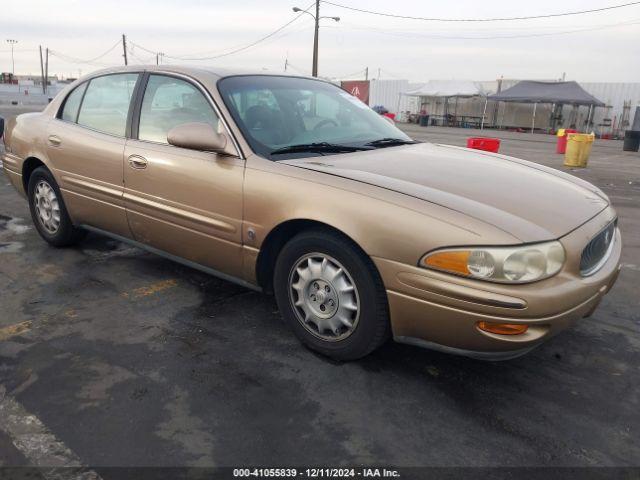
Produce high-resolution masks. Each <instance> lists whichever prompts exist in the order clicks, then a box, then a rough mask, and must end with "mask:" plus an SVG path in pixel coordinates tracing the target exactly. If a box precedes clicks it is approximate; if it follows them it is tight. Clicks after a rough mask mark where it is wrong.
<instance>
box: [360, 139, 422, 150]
mask: <svg viewBox="0 0 640 480" xmlns="http://www.w3.org/2000/svg"><path fill="white" fill-rule="evenodd" d="M414 143H418V142H416V141H414V140H404V139H402V138H391V137H389V138H381V139H379V140H374V141H373V142H369V143H365V145H367V146H370V147H375V148H382V147H394V146H396V145H411V144H414Z"/></svg>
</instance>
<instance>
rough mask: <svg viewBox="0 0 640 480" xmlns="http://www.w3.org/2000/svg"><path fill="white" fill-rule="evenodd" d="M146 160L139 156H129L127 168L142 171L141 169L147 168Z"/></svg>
mask: <svg viewBox="0 0 640 480" xmlns="http://www.w3.org/2000/svg"><path fill="white" fill-rule="evenodd" d="M147 163H149V162H147V159H146V158H144V157H141V156H140V155H131V156H130V157H129V166H130V167H131V168H135V169H136V170H142V169H143V168H147Z"/></svg>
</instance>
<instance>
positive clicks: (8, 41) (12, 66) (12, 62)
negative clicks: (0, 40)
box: [7, 38, 18, 77]
mask: <svg viewBox="0 0 640 480" xmlns="http://www.w3.org/2000/svg"><path fill="white" fill-rule="evenodd" d="M7 43H8V44H9V45H11V76H14V77H15V75H16V62H15V61H14V59H13V47H14V45H15V44H16V43H18V40H13V39H11V38H9V39H7Z"/></svg>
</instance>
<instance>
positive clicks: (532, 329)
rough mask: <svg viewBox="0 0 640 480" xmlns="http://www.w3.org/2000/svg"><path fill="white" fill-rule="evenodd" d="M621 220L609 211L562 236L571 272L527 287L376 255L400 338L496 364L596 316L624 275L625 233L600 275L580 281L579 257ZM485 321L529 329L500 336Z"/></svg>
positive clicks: (567, 266) (567, 268) (567, 263)
mask: <svg viewBox="0 0 640 480" xmlns="http://www.w3.org/2000/svg"><path fill="white" fill-rule="evenodd" d="M609 210H610V211H609ZM614 215H615V213H614V212H613V211H612V210H611V209H608V211H605V212H603V213H602V214H601V215H598V217H596V219H594V220H592V221H591V222H588V224H586V225H584V226H582V227H581V228H579V229H578V230H576V231H574V232H572V233H571V234H569V235H567V236H566V237H564V238H563V239H560V240H561V242H562V243H563V245H564V246H565V250H566V251H567V262H566V265H565V267H564V268H563V270H562V271H561V272H560V273H559V274H557V275H556V276H554V277H552V278H549V279H547V280H543V281H540V282H535V283H532V284H527V285H499V284H492V283H488V282H479V281H474V280H468V279H463V278H457V277H453V276H451V275H447V274H441V273H438V272H433V271H429V270H425V269H422V268H418V267H414V266H409V265H404V264H399V263H396V262H392V261H389V260H384V259H380V258H374V262H375V263H376V265H377V266H378V269H379V270H380V273H381V275H382V278H383V281H384V283H385V286H386V288H387V295H388V300H389V309H390V314H391V325H392V331H393V336H394V339H395V340H396V341H398V342H402V343H409V344H412V345H419V346H423V347H427V348H432V349H437V350H441V351H445V352H449V353H456V354H461V355H466V356H470V357H475V358H483V359H488V360H499V359H508V358H513V357H517V356H520V355H522V354H524V353H527V352H528V351H530V350H531V349H533V348H535V347H536V346H538V345H539V344H540V343H542V342H543V341H545V340H547V339H548V338H551V337H552V336H554V335H556V334H557V333H559V332H561V331H562V330H564V329H566V328H568V327H570V326H571V325H572V324H573V323H575V322H576V321H577V320H579V319H581V318H583V317H587V316H589V315H591V314H592V313H593V311H594V310H595V309H596V308H597V306H598V304H599V303H600V301H601V300H602V297H603V296H604V295H605V294H606V293H607V292H608V291H609V290H610V289H611V288H612V286H613V284H614V283H615V281H616V279H617V277H618V273H619V271H620V254H621V250H622V245H621V243H622V242H621V238H620V231H619V230H617V231H616V241H615V245H614V248H613V251H612V253H611V255H610V257H609V258H608V260H607V261H606V263H605V264H604V265H603V266H602V267H601V268H600V270H599V271H598V272H596V273H595V274H594V275H592V276H590V277H581V276H580V274H579V258H580V254H581V252H582V248H584V246H585V245H586V243H587V242H588V239H589V238H591V237H592V236H593V235H595V233H597V232H598V231H599V230H600V229H601V227H602V224H603V223H606V222H608V221H610V220H611V218H613V216H614ZM480 321H484V322H491V323H511V324H526V325H528V327H529V328H528V330H527V331H526V332H525V333H523V334H520V335H497V334H494V333H490V332H486V331H483V330H480V329H479V328H478V326H477V324H478V322H480Z"/></svg>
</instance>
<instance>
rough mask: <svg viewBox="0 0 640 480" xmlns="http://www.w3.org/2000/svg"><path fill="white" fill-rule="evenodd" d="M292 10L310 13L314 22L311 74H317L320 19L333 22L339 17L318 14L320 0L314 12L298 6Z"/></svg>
mask: <svg viewBox="0 0 640 480" xmlns="http://www.w3.org/2000/svg"><path fill="white" fill-rule="evenodd" d="M293 11H294V12H300V13H306V14H307V15H311V17H312V18H313V20H314V22H315V31H314V34H313V65H312V66H311V74H312V75H313V76H314V77H317V76H318V42H319V38H318V37H319V33H320V20H322V19H323V18H330V19H331V20H333V21H335V22H339V21H340V17H321V16H320V0H316V14H315V15H314V14H313V13H310V12H307V11H306V10H303V9H301V8H298V7H293Z"/></svg>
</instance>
